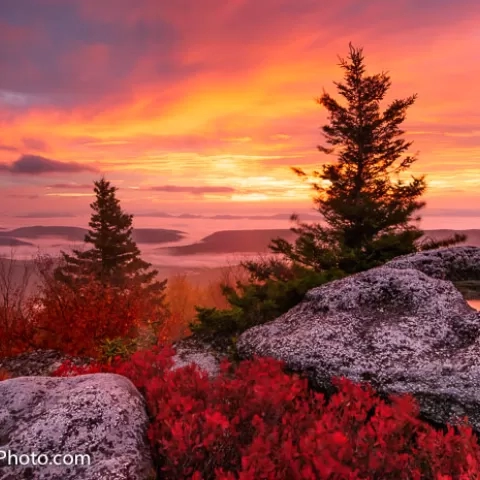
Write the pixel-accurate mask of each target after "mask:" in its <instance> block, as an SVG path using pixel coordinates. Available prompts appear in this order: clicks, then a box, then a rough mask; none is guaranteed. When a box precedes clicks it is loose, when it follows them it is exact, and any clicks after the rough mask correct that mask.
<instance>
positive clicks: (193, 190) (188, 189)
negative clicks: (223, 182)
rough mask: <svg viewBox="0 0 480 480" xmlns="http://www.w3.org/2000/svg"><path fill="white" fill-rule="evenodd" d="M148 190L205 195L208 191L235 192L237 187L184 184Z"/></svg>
mask: <svg viewBox="0 0 480 480" xmlns="http://www.w3.org/2000/svg"><path fill="white" fill-rule="evenodd" d="M148 190H151V191H154V192H169V193H190V194H192V195H204V194H206V193H220V194H221V193H225V194H231V193H235V189H234V188H232V187H216V186H203V187H194V186H184V185H159V186H153V187H149V188H148Z"/></svg>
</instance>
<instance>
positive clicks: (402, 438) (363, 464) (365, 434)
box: [55, 347, 480, 480]
mask: <svg viewBox="0 0 480 480" xmlns="http://www.w3.org/2000/svg"><path fill="white" fill-rule="evenodd" d="M173 353H174V351H173V350H172V349H171V348H169V347H168V348H163V349H162V348H160V347H156V348H154V349H152V350H150V351H143V352H137V353H135V354H134V355H133V356H132V358H131V359H130V361H128V362H122V361H120V359H117V361H115V362H113V363H112V364H111V365H107V366H105V365H101V364H99V363H96V364H93V365H91V366H89V367H75V366H73V365H72V364H69V363H66V364H63V365H62V366H61V367H60V369H59V370H58V371H57V372H56V373H55V375H61V376H62V375H63V376H66V375H77V374H82V373H95V372H100V371H107V372H115V373H119V374H121V375H125V376H127V377H128V378H130V379H131V380H132V382H133V383H134V384H135V385H136V386H137V388H139V390H140V391H141V392H142V393H143V395H144V396H145V398H146V401H147V405H148V408H149V412H150V415H151V425H150V428H149V432H148V435H149V439H150V441H151V444H152V447H153V450H154V452H155V453H156V454H157V459H158V465H159V474H161V478H165V479H176V480H177V479H194V480H210V479H212V480H213V479H215V480H257V479H266V480H270V479H271V480H280V479H292V480H295V479H298V480H300V479H302V480H304V479H307V480H308V479H312V480H313V479H329V480H334V479H338V480H340V479H342V480H343V479H350V480H354V479H382V480H386V479H432V480H447V479H452V480H453V479H464V480H467V479H478V478H480V475H479V474H478V472H479V471H480V448H479V446H478V444H477V440H476V437H475V436H474V435H473V433H472V430H471V428H470V427H469V426H468V425H467V424H466V423H465V424H462V425H459V426H457V427H455V428H454V427H451V426H448V427H447V428H446V430H445V431H438V430H435V429H434V428H433V427H432V426H431V425H429V424H427V423H425V422H422V421H420V420H419V419H418V413H419V411H418V407H417V405H416V403H415V401H414V400H413V399H412V398H411V397H408V396H402V397H391V398H390V399H389V400H388V401H386V400H383V399H381V398H380V397H379V396H377V395H376V394H375V392H374V391H373V390H372V388H371V387H369V386H368V385H357V384H354V383H352V382H350V381H348V380H346V379H342V378H341V379H336V380H334V385H335V386H336V393H334V394H333V395H331V396H330V397H329V398H327V397H326V396H324V395H323V394H322V393H318V392H314V391H312V390H310V389H309V387H308V382H307V380H306V379H305V378H303V377H301V376H299V375H297V374H287V373H285V371H284V369H283V364H282V363H281V362H278V361H276V360H273V359H267V358H259V359H254V360H251V361H250V360H249V361H243V362H241V363H240V364H239V365H238V366H237V367H233V366H232V365H231V364H230V363H228V362H224V363H223V364H222V366H221V374H220V375H219V376H218V377H217V378H215V379H213V380H212V379H209V378H208V376H207V375H206V374H205V373H203V372H201V371H199V370H198V369H197V368H196V367H195V366H194V365H190V366H187V367H183V368H180V369H176V370H171V369H170V367H171V366H172V363H173V362H172V358H171V357H172V355H173Z"/></svg>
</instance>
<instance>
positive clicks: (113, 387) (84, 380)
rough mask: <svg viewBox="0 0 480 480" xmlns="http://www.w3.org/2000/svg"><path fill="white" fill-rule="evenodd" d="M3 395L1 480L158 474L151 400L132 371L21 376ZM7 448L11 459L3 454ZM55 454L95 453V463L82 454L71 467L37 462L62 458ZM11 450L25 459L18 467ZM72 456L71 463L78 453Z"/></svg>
mask: <svg viewBox="0 0 480 480" xmlns="http://www.w3.org/2000/svg"><path fill="white" fill-rule="evenodd" d="M0 399H1V401H0V479H1V480H21V479H30V480H35V479H41V480H70V479H72V480H73V479H75V480H94V479H95V480H104V479H109V480H137V479H138V480H140V479H142V480H146V479H149V478H155V477H154V476H152V475H153V467H152V461H151V457H150V449H149V445H148V441H147V438H146V429H147V425H148V417H147V413H146V410H145V405H144V401H143V398H142V397H141V395H140V394H139V392H138V391H137V390H136V388H135V387H134V386H133V384H132V383H131V382H130V380H128V379H127V378H125V377H122V376H120V375H114V374H95V375H82V376H77V377H68V378H49V377H20V378H14V379H11V380H5V381H3V382H0ZM2 452H5V453H4V454H3V455H2ZM7 452H10V465H7V464H6V460H5V459H4V460H3V461H2V456H3V457H5V456H7V458H8V455H7ZM32 454H35V455H36V456H37V457H36V460H35V462H36V463H37V464H36V465H34V464H33V463H32V461H31V460H30V461H28V460H29V459H28V458H26V457H25V456H31V455H32ZM40 454H45V455H46V456H40ZM56 454H58V455H60V456H63V455H73V456H75V455H89V457H90V464H89V465H88V464H87V462H86V458H84V460H83V463H84V465H82V462H81V461H80V460H77V463H78V465H70V466H67V465H61V466H59V465H48V464H47V465H39V464H38V461H41V462H43V461H45V460H48V461H49V462H50V461H52V462H53V461H55V460H54V455H56ZM12 455H17V456H18V457H17V458H18V461H21V462H23V463H24V465H20V466H14V462H15V457H13V456H12ZM21 455H23V457H20V456H21ZM30 458H31V457H30ZM61 458H62V457H57V460H58V459H61ZM65 460H66V463H71V462H72V457H70V456H69V457H66V458H65Z"/></svg>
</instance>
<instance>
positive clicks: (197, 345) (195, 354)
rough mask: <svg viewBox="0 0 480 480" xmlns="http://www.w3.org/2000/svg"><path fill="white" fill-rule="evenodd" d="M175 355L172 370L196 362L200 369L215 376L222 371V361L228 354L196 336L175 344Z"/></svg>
mask: <svg viewBox="0 0 480 480" xmlns="http://www.w3.org/2000/svg"><path fill="white" fill-rule="evenodd" d="M173 348H174V349H175V355H174V356H173V357H172V360H173V362H174V364H173V366H172V370H175V369H177V368H181V367H185V366H187V365H191V364H195V365H196V366H197V367H198V368H199V369H200V370H202V371H204V372H206V373H207V374H208V376H209V377H211V378H213V377H215V376H216V375H218V373H219V372H220V362H221V360H222V358H223V357H224V356H226V355H222V354H221V353H220V352H218V350H216V349H214V348H213V347H212V346H211V345H209V344H208V342H206V341H203V340H200V339H198V338H196V337H187V338H185V339H183V340H180V341H178V342H176V343H175V344H174V345H173Z"/></svg>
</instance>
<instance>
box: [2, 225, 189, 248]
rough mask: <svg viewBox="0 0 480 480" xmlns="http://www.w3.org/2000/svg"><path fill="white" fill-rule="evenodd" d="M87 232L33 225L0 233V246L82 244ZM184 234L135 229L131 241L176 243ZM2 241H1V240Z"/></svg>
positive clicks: (81, 229)
mask: <svg viewBox="0 0 480 480" xmlns="http://www.w3.org/2000/svg"><path fill="white" fill-rule="evenodd" d="M87 232H88V230H87V229H86V228H81V227H65V226H42V225H34V226H31V227H20V228H15V229H13V230H1V231H0V245H2V244H3V245H11V244H10V243H7V241H6V240H5V239H10V241H11V242H17V243H15V244H14V245H13V246H15V245H20V244H23V245H33V244H32V243H25V242H23V243H18V242H21V241H19V240H18V239H19V238H28V239H30V240H35V239H40V238H48V237H63V238H64V239H66V240H68V241H71V242H83V240H84V238H85V234H86V233H87ZM185 235H186V233H185V232H183V231H181V230H170V229H164V228H135V229H134V230H133V239H134V240H135V242H137V243H143V244H149V243H169V242H177V241H179V240H182V239H183V238H184V237H185ZM2 239H3V240H2Z"/></svg>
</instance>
